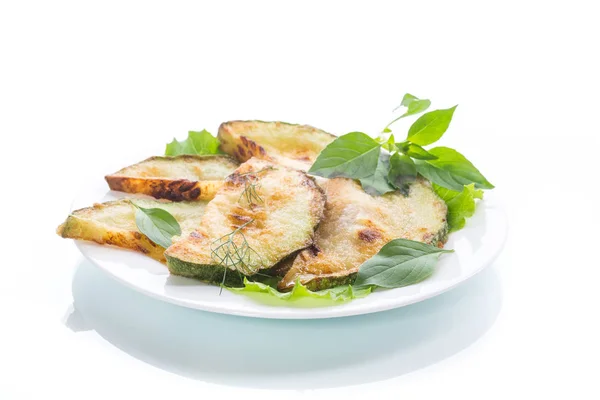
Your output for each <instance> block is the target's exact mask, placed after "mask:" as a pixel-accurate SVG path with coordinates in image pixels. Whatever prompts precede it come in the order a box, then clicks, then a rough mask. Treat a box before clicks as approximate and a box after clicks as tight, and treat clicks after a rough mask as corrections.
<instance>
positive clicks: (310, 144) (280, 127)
mask: <svg viewBox="0 0 600 400" xmlns="http://www.w3.org/2000/svg"><path fill="white" fill-rule="evenodd" d="M217 137H218V139H219V140H220V141H221V147H220V148H221V150H222V151H224V152H225V153H227V154H230V155H231V156H233V157H235V158H237V159H238V160H239V161H240V162H244V161H246V160H248V159H250V158H251V157H258V158H261V159H264V160H268V161H272V162H275V163H278V164H281V165H286V166H288V167H292V168H296V169H301V170H307V169H308V168H309V167H310V166H311V165H312V163H313V162H314V161H315V159H316V158H317V156H318V155H319V153H320V152H321V150H323V149H324V148H325V146H327V145H328V144H329V143H331V142H332V141H333V140H334V139H335V136H334V135H332V134H330V133H327V132H325V131H322V130H320V129H317V128H314V127H312V126H309V125H295V124H288V123H285V122H264V121H229V122H224V123H222V124H221V126H220V127H219V133H218V135H217Z"/></svg>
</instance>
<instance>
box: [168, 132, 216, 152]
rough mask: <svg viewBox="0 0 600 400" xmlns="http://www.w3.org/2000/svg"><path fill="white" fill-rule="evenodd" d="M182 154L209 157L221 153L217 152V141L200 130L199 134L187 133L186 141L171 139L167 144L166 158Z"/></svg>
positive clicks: (209, 134)
mask: <svg viewBox="0 0 600 400" xmlns="http://www.w3.org/2000/svg"><path fill="white" fill-rule="evenodd" d="M182 154H191V155H211V154H223V153H222V152H221V151H220V150H219V139H217V138H216V137H214V136H213V135H212V134H211V133H210V132H208V131H207V130H202V131H200V132H195V131H189V132H188V137H187V139H185V140H182V141H178V140H177V139H173V141H172V142H171V143H169V144H167V147H166V149H165V155H166V156H178V155H182Z"/></svg>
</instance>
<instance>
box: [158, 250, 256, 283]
mask: <svg viewBox="0 0 600 400" xmlns="http://www.w3.org/2000/svg"><path fill="white" fill-rule="evenodd" d="M165 256H166V258H167V267H168V268H169V272H170V273H171V274H173V275H179V276H184V277H187V278H194V279H197V280H199V281H202V282H206V283H210V284H214V285H221V284H222V283H223V284H224V285H225V286H227V287H243V286H244V276H243V275H242V274H241V273H239V272H238V271H233V270H228V271H227V273H226V274H225V280H223V274H224V273H225V268H224V267H222V266H220V265H207V264H194V263H191V262H187V261H183V260H180V259H179V258H176V257H173V256H169V255H165Z"/></svg>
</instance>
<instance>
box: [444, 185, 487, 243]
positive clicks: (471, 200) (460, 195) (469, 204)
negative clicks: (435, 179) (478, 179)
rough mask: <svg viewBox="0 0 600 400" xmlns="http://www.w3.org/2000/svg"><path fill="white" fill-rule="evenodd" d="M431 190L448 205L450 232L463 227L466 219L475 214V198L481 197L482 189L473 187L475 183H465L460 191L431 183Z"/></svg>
mask: <svg viewBox="0 0 600 400" xmlns="http://www.w3.org/2000/svg"><path fill="white" fill-rule="evenodd" d="M433 190H434V191H435V192H436V193H437V195H438V196H440V197H441V198H442V200H444V201H445V202H446V205H447V206H448V226H449V228H450V232H456V231H459V230H461V229H462V228H464V227H465V224H466V222H467V221H466V219H467V218H470V217H472V216H473V214H475V206H476V203H475V199H483V191H482V190H481V189H475V184H473V183H471V184H470V185H465V186H464V188H463V190H462V192H457V191H455V190H450V189H446V188H444V187H441V186H439V185H436V184H435V183H434V184H433Z"/></svg>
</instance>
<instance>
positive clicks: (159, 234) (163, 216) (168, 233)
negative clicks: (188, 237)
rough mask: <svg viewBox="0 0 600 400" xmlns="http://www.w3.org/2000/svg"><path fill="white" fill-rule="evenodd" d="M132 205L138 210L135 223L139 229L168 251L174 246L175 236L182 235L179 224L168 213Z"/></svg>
mask: <svg viewBox="0 0 600 400" xmlns="http://www.w3.org/2000/svg"><path fill="white" fill-rule="evenodd" d="M131 204H133V206H134V207H135V208H136V210H135V223H136V225H137V227H138V229H139V230H140V232H142V233H143V234H144V235H146V236H148V238H149V239H150V240H152V241H153V242H154V243H156V244H157V245H159V246H162V247H164V248H165V249H166V248H167V247H169V246H170V245H171V244H172V241H171V239H172V238H173V236H176V235H181V227H180V226H179V223H178V222H177V220H176V219H175V217H173V216H172V215H171V214H170V213H169V212H168V211H166V210H163V209H162V208H143V207H140V206H138V205H137V204H135V203H133V202H131Z"/></svg>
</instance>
